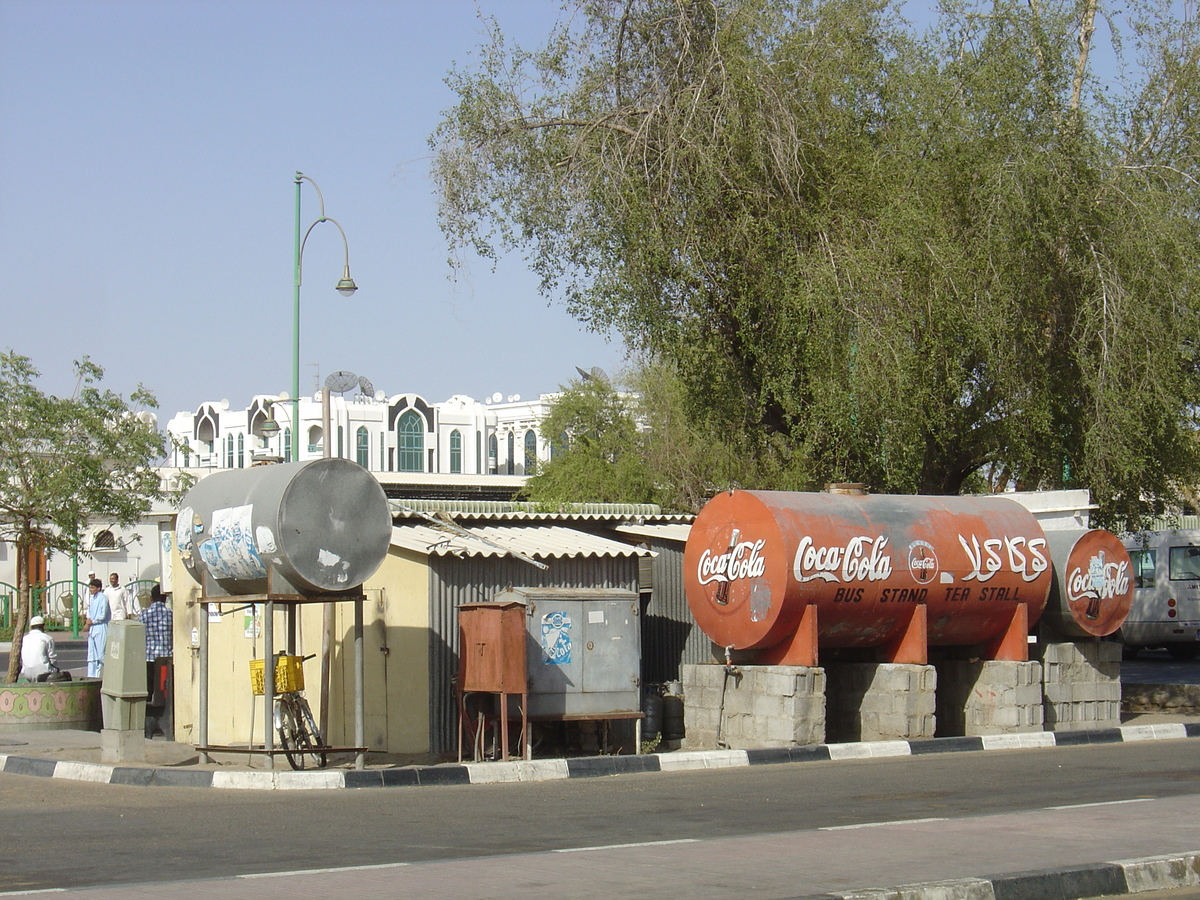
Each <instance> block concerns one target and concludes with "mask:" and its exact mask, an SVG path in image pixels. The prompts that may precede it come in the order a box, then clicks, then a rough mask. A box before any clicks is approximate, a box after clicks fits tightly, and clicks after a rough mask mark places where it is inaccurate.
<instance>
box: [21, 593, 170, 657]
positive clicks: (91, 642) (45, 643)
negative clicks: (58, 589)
mask: <svg viewBox="0 0 1200 900" xmlns="http://www.w3.org/2000/svg"><path fill="white" fill-rule="evenodd" d="M87 589H88V598H87V612H86V614H85V616H86V617H85V619H84V625H85V628H86V629H87V647H88V651H87V675H88V678H99V677H100V676H101V675H102V674H103V671H104V651H105V646H106V644H107V642H108V624H109V622H119V621H120V620H122V619H138V620H140V621H141V623H142V624H143V625H144V626H145V628H146V662H147V664H148V665H149V664H152V663H153V662H154V661H155V660H157V659H163V658H170V657H171V655H172V650H173V648H172V641H171V610H170V608H169V607H168V606H167V604H166V600H165V597H164V596H163V592H162V588H160V587H159V586H158V585H157V584H156V585H154V587H153V588H151V589H150V605H149V606H147V607H146V608H145V609H142V607H141V604H139V603H138V600H137V596H136V595H135V594H134V592H133V591H132V590H131V589H129V588H124V587H122V586H121V578H120V576H119V575H117V573H116V572H113V573H112V574H111V575H109V576H108V587H107V588H105V587H104V586H103V584H102V583H101V581H100V579H99V578H97V577H96V573H95V572H91V573H89V575H88V585H87ZM56 671H58V653H57V651H56V650H55V648H54V639H53V638H51V637H50V635H48V634H46V620H45V619H44V618H43V617H42V616H34V617H33V618H32V619H30V620H29V632H28V633H27V634H26V635H25V638H24V640H23V641H22V642H21V677H22V678H26V679H28V680H29V681H41V680H43V679H44V678H45V677H46V676H47V675H49V674H50V673H52V672H56Z"/></svg>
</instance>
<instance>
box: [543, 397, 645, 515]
mask: <svg viewBox="0 0 1200 900" xmlns="http://www.w3.org/2000/svg"><path fill="white" fill-rule="evenodd" d="M635 401H636V398H634V397H632V396H631V395H629V394H627V393H623V392H621V391H618V390H616V389H615V388H614V387H613V386H612V385H610V384H609V383H608V381H607V380H605V379H603V378H596V377H590V376H589V377H588V378H584V379H580V380H576V381H572V382H571V383H570V384H568V385H566V386H564V387H563V388H562V391H561V393H560V394H559V396H558V397H557V399H555V401H554V402H553V403H552V404H551V406H550V411H549V413H547V415H546V417H545V418H544V419H543V420H542V422H541V432H542V436H543V437H544V438H546V439H547V440H549V441H550V444H551V447H552V448H553V450H552V453H551V458H550V460H549V461H548V462H545V463H542V464H541V465H540V466H539V469H538V472H537V474H536V475H534V476H533V477H532V478H530V479H529V480H528V482H527V483H526V486H525V495H526V496H527V497H528V498H529V499H530V500H532V501H533V502H535V503H537V504H539V505H541V506H546V507H551V508H557V507H560V506H563V505H568V504H572V503H589V502H591V503H651V502H653V501H654V499H655V496H654V495H655V491H654V485H653V483H652V481H651V480H650V477H649V473H648V472H647V470H646V465H645V459H644V456H643V454H642V448H641V435H640V433H639V430H638V423H637V418H636V408H635V405H634V404H635Z"/></svg>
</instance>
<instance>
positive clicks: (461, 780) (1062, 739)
mask: <svg viewBox="0 0 1200 900" xmlns="http://www.w3.org/2000/svg"><path fill="white" fill-rule="evenodd" d="M1193 737H1200V722H1188V723H1183V722H1175V723H1170V724H1161V725H1123V726H1121V727H1119V728H1104V729H1097V730H1095V731H1067V732H1058V733H1056V732H1050V731H1039V732H1028V733H1024V734H998V735H987V736H984V737H946V738H922V739H919V740H911V741H862V742H855V743H846V744H816V745H808V746H802V747H767V748H761V749H752V750H678V751H675V752H673V753H647V754H643V755H640V756H587V757H578V758H572V759H531V760H524V759H517V760H506V761H503V762H479V763H447V764H443V765H436V766H401V767H396V768H388V769H367V770H363V771H359V770H354V769H317V770H313V771H300V772H293V771H290V770H281V771H265V770H251V771H244V770H233V771H230V770H219V769H218V770H207V769H192V768H186V767H173V766H113V765H100V764H96V763H84V762H73V761H69V760H53V759H43V758H40V757H35V756H21V755H19V754H8V755H5V754H0V772H2V773H4V774H5V775H30V776H34V777H41V778H62V779H66V780H72V781H89V782H92V783H97V784H123V785H133V786H145V787H154V786H167V787H214V788H224V789H227V790H264V791H269V790H291V791H294V790H337V789H343V788H354V789H358V788H376V787H380V788H383V787H417V786H420V785H434V784H437V785H447V784H453V785H467V784H501V783H512V782H520V781H557V780H561V779H566V778H601V777H605V776H614V775H633V774H643V773H649V772H681V771H694V770H697V769H728V768H740V767H742V766H761V765H780V764H783V763H798V762H827V761H830V760H843V759H880V758H884V757H895V756H921V755H925V754H931V753H972V752H976V751H981V750H1019V749H1031V748H1046V747H1077V746H1080V745H1083V744H1117V743H1127V744H1129V743H1139V742H1142V741H1170V740H1181V739H1185V738H1193Z"/></svg>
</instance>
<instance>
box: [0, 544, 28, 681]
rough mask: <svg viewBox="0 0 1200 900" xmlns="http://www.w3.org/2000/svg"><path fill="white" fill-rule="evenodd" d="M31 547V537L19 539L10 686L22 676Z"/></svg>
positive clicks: (9, 655)
mask: <svg viewBox="0 0 1200 900" xmlns="http://www.w3.org/2000/svg"><path fill="white" fill-rule="evenodd" d="M29 546H30V538H29V535H28V534H27V533H23V534H21V535H20V537H18V538H17V608H16V609H15V610H14V611H13V633H12V644H11V647H10V649H9V652H8V674H7V676H6V678H5V681H7V682H9V683H10V684H11V683H12V682H14V681H16V680H17V678H18V676H20V674H21V642H22V641H23V640H24V639H25V632H26V631H28V625H29V571H28V565H27V562H28V550H29Z"/></svg>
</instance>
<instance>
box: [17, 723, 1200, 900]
mask: <svg viewBox="0 0 1200 900" xmlns="http://www.w3.org/2000/svg"><path fill="white" fill-rule="evenodd" d="M1198 806H1200V739H1194V738H1193V739H1183V740H1174V741H1153V742H1147V743H1137V744H1108V745H1094V746H1082V747H1056V748H1048V749H1040V750H1003V751H985V752H976V753H947V754H932V755H921V756H912V757H898V758H879V759H869V760H851V761H839V762H826V763H813V762H806V763H799V764H789V765H775V766H757V767H750V768H741V769H727V770H708V771H692V772H667V773H655V774H646V775H628V776H619V777H615V778H613V777H609V778H596V779H573V780H568V781H556V782H540V783H520V784H506V785H472V786H453V787H449V786H448V787H432V786H425V787H413V788H391V789H386V788H385V789H372V790H358V791H354V790H342V791H329V792H323V791H303V792H295V793H289V792H284V791H271V792H258V791H245V792H242V791H219V790H202V789H187V788H165V787H154V788H136V787H123V786H116V785H97V784H88V783H83V782H74V781H63V780H57V779H48V778H30V777H21V776H11V775H0V808H3V809H4V810H5V813H6V815H5V820H6V821H5V826H4V829H3V837H2V838H0V841H2V843H0V850H2V854H0V855H2V857H3V859H4V865H3V866H0V890H5V891H15V890H30V889H35V890H36V889H42V890H45V889H54V888H59V889H62V888H67V889H72V888H88V889H86V890H82V891H79V892H78V893H77V896H80V897H86V898H93V900H100V898H109V897H112V898H117V897H120V898H122V900H130V898H140V897H151V896H161V895H162V894H163V893H164V891H165V890H167V886H166V885H165V884H164V882H175V884H174V885H173V887H172V888H171V890H173V891H180V890H182V891H186V894H187V896H189V897H228V896H255V897H258V898H270V897H292V898H294V897H297V896H323V895H326V894H331V893H335V892H337V893H352V894H353V895H355V896H356V897H373V896H380V897H383V896H387V897H396V896H411V897H422V898H426V897H430V898H433V897H446V898H461V897H494V898H518V897H530V896H544V895H547V894H550V893H563V894H567V895H569V896H571V897H572V898H578V900H588V898H604V900H611V898H612V897H614V896H620V895H629V894H633V895H642V896H648V895H662V896H664V897H683V896H686V897H692V898H726V897H738V898H742V897H746V898H789V897H798V896H807V895H813V894H819V893H823V892H827V891H832V890H839V891H842V890H849V889H854V888H869V887H886V886H891V885H897V884H906V883H915V882H927V881H933V880H941V879H949V878H963V877H971V876H974V877H988V876H993V875H999V874H1004V873H1012V872H1017V871H1025V870H1035V869H1047V868H1053V867H1058V866H1064V865H1083V864H1087V863H1094V862H1099V861H1106V860H1108V861H1111V860H1118V859H1128V858H1139V857H1147V856H1153V855H1160V854H1172V853H1183V852H1189V851H1197V850H1200V816H1198V815H1197V809H1198ZM587 848H591V849H587ZM301 870H307V871H306V872H305V873H304V874H300V872H301ZM312 870H331V871H324V872H313V871H312ZM281 873H282V874H281ZM251 875H256V876H271V877H254V878H251V879H247V878H246V877H245V876H251ZM239 876H240V877H239ZM104 885H111V886H113V887H110V888H107V889H105V888H103V887H98V886H104ZM118 885H119V886H120V887H116V886H118ZM1184 896H1187V895H1186V894H1185V895H1184Z"/></svg>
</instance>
